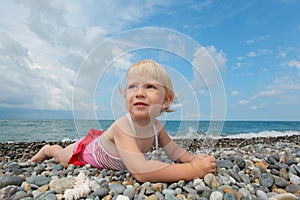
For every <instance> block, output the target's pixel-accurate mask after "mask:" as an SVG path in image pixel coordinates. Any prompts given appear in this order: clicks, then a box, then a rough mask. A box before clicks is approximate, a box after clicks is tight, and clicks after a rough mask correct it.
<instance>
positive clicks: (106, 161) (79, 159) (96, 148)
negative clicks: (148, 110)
mask: <svg viewBox="0 0 300 200" xmlns="http://www.w3.org/2000/svg"><path fill="white" fill-rule="evenodd" d="M127 118H128V120H129V123H130V126H131V128H132V131H133V133H134V134H135V135H136V132H135V129H134V126H133V121H132V119H131V116H130V115H129V114H127ZM153 131H154V134H155V145H156V150H157V149H158V134H157V130H156V127H155V125H154V124H153ZM91 132H92V133H91ZM103 133H104V131H99V130H93V129H92V130H91V131H90V132H89V133H88V135H87V136H86V137H85V138H83V139H81V140H79V141H78V142H77V143H76V145H75V148H74V153H73V155H72V157H71V158H70V160H69V164H71V163H72V164H74V165H81V166H82V165H85V164H88V163H89V164H90V165H92V166H93V167H96V168H98V169H104V168H105V169H112V170H121V169H126V167H125V165H124V163H123V161H122V159H121V158H118V157H114V156H112V155H110V154H109V153H108V152H107V151H106V150H105V149H104V147H103V146H102V144H101V142H100V141H101V136H102V135H103ZM91 135H93V136H91ZM94 135H96V136H94ZM87 137H90V138H92V139H90V140H89V141H86V142H84V140H86V138H87ZM82 145H84V147H83V149H82V151H81V152H80V151H79V152H78V151H77V149H78V147H80V146H82Z"/></svg>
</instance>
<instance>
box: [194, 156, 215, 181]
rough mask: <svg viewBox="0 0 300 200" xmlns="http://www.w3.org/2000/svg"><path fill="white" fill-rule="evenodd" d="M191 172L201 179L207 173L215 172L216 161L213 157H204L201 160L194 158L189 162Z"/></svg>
mask: <svg viewBox="0 0 300 200" xmlns="http://www.w3.org/2000/svg"><path fill="white" fill-rule="evenodd" d="M191 165H192V167H193V170H194V171H195V173H196V174H197V176H199V177H200V178H203V177H204V176H205V175H206V174H207V173H214V172H216V159H215V157H213V156H208V155H206V156H205V157H202V158H201V159H200V158H198V156H194V157H193V159H192V160H191Z"/></svg>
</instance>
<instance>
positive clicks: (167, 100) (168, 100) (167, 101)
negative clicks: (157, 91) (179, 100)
mask: <svg viewBox="0 0 300 200" xmlns="http://www.w3.org/2000/svg"><path fill="white" fill-rule="evenodd" d="M172 100H173V98H172V95H167V96H166V98H165V99H164V101H163V104H162V108H163V109H166V108H168V107H169V105H170V103H171V102H172Z"/></svg>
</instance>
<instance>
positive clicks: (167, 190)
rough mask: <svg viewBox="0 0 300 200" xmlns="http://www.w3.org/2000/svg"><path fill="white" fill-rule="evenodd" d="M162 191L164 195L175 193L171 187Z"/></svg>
mask: <svg viewBox="0 0 300 200" xmlns="http://www.w3.org/2000/svg"><path fill="white" fill-rule="evenodd" d="M162 193H163V194H164V195H167V194H171V195H176V191H175V190H173V189H163V191H162Z"/></svg>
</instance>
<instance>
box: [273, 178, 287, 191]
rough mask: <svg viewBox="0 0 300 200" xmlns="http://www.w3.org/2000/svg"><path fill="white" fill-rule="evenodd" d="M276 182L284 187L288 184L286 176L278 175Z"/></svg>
mask: <svg viewBox="0 0 300 200" xmlns="http://www.w3.org/2000/svg"><path fill="white" fill-rule="evenodd" d="M275 184H276V185H277V186H278V187H281V188H284V187H286V186H287V185H288V182H287V181H286V180H285V179H284V178H282V177H278V178H276V179H275Z"/></svg>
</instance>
